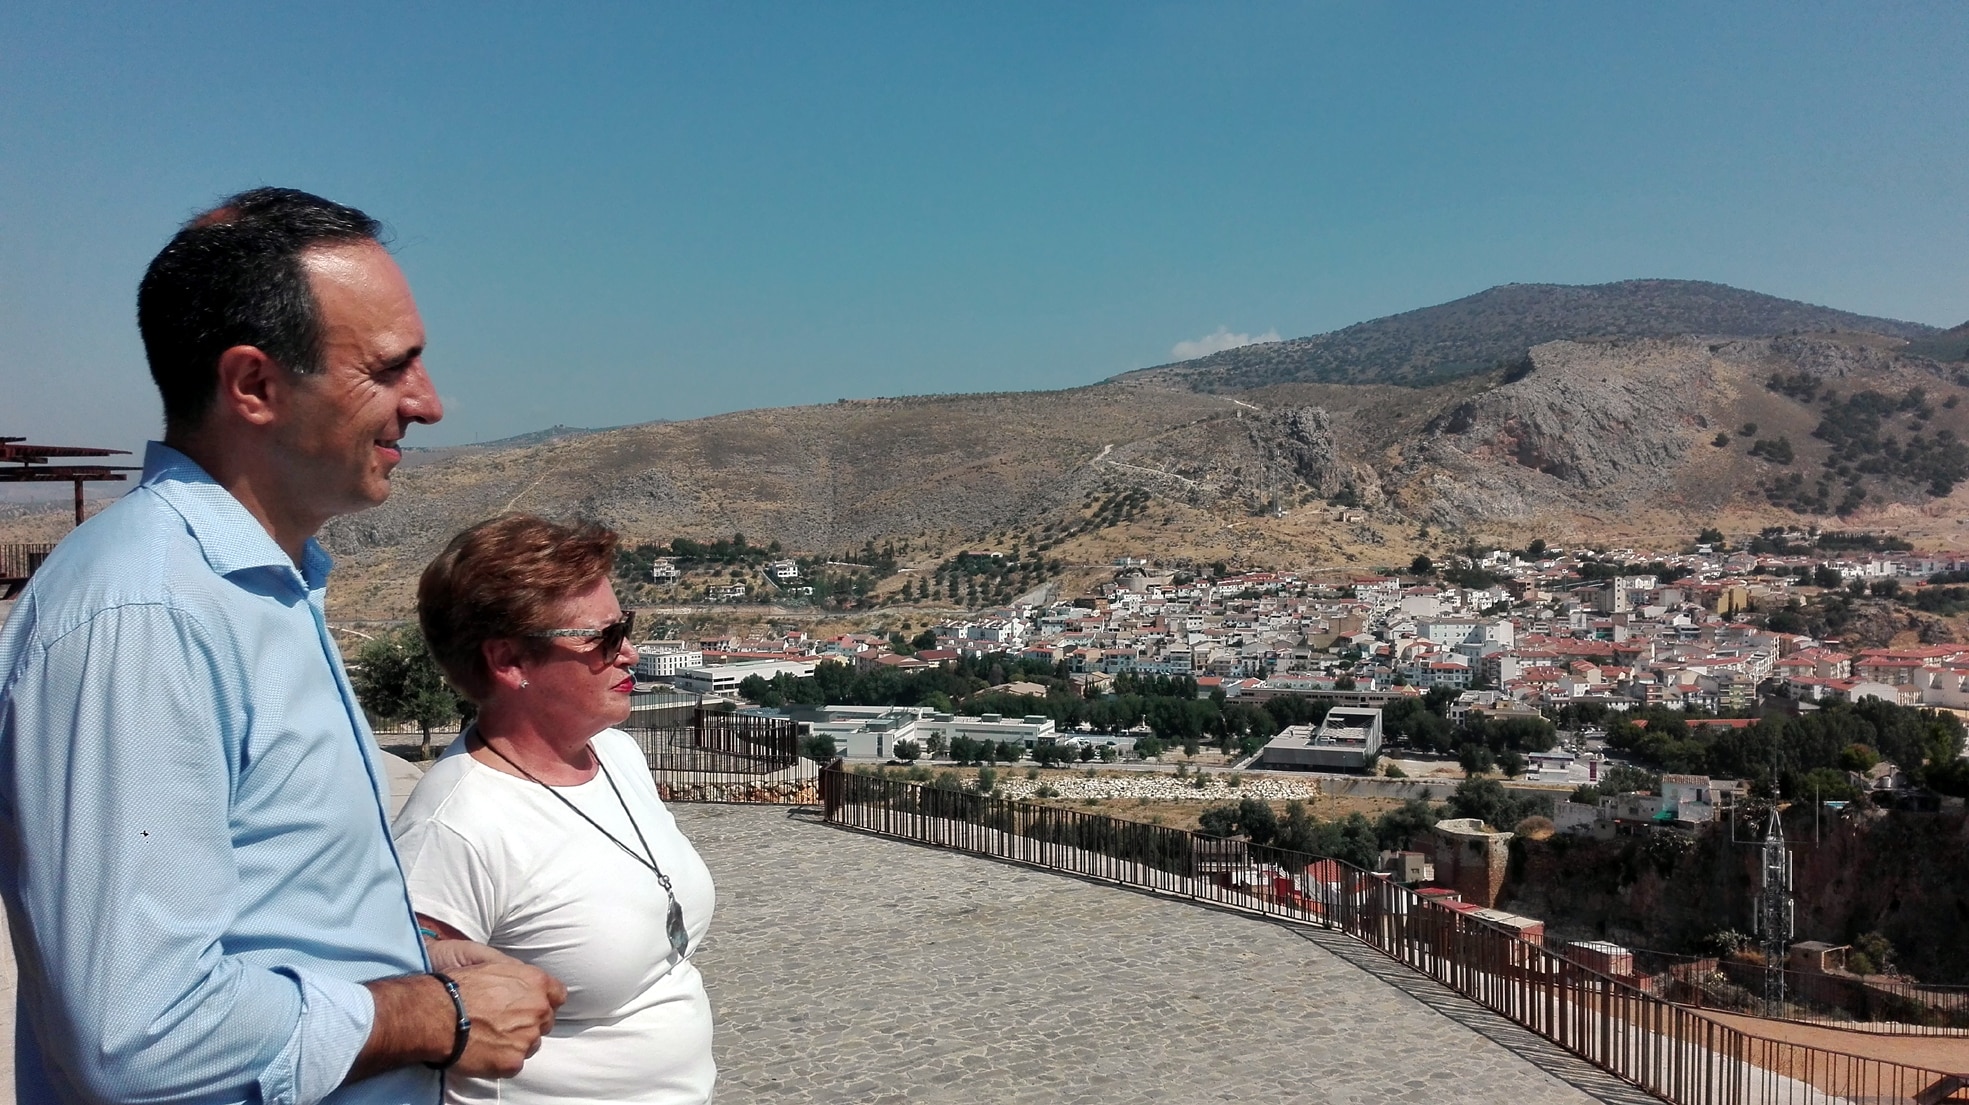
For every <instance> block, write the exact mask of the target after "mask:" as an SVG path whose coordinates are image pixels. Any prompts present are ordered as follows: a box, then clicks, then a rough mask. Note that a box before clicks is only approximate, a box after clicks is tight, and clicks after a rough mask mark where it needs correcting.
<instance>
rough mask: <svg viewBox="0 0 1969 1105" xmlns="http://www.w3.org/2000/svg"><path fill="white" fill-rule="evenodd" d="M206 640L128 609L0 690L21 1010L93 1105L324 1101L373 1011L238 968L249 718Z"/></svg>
mask: <svg viewBox="0 0 1969 1105" xmlns="http://www.w3.org/2000/svg"><path fill="white" fill-rule="evenodd" d="M207 637H208V635H207V633H206V632H204V631H203V630H202V628H201V627H200V626H199V625H198V624H196V623H195V622H193V621H192V620H190V619H189V618H188V617H187V616H185V615H184V614H183V613H181V612H178V611H174V610H171V609H169V608H167V607H165V606H162V605H130V606H120V607H115V608H112V609H109V610H105V611H103V612H101V613H99V614H97V615H96V616H95V617H93V618H91V619H90V620H89V621H87V622H85V623H83V624H82V625H81V626H79V627H78V628H76V629H73V630H71V631H69V632H67V633H65V634H64V635H62V636H60V637H59V638H56V639H54V640H53V641H51V642H49V643H48V644H47V646H46V647H45V649H43V650H42V651H40V652H39V653H38V654H31V655H27V656H24V657H22V662H21V663H20V664H19V665H17V666H16V668H15V670H14V674H15V676H16V678H15V681H14V682H13V684H12V685H10V686H9V687H7V688H5V690H6V692H7V693H6V694H5V695H0V711H4V712H0V746H4V747H6V748H8V749H10V750H11V752H12V756H11V759H10V762H8V763H7V764H6V765H5V766H6V770H7V772H8V773H9V775H10V776H11V777H10V778H8V779H6V780H5V782H6V784H7V787H8V790H9V791H10V793H9V794H7V795H6V796H5V797H6V798H7V799H8V801H9V803H10V804H11V805H12V807H13V808H12V809H11V810H10V811H8V812H9V814H10V816H11V820H12V821H13V823H14V827H15V828H16V830H17V832H18V833H19V841H18V845H17V847H16V848H15V849H14V855H13V856H12V857H10V858H11V859H12V860H13V862H14V863H15V864H16V865H17V874H18V882H17V885H18V893H19V903H18V905H19V915H20V916H21V918H22V920H24V922H25V924H26V927H27V929H28V932H27V933H26V934H24V935H25V937H26V938H25V939H24V940H23V939H18V938H17V941H16V943H17V946H19V947H20V948H21V949H22V951H23V958H24V962H23V963H22V972H21V991H22V999H23V1001H22V1009H23V1012H24V1013H25V1014H26V1015H27V1016H28V1017H29V1019H30V1021H31V1024H32V1028H33V1031H34V1033H35V1036H36V1037H37V1038H38V1040H39V1043H40V1045H41V1047H42V1049H43V1051H44V1054H45V1058H46V1062H47V1065H48V1067H49V1068H50V1071H49V1073H50V1074H51V1076H54V1077H57V1078H58V1079H60V1080H61V1081H64V1082H67V1083H70V1084H71V1085H72V1086H73V1088H74V1090H75V1091H77V1092H79V1093H80V1094H82V1095H83V1096H86V1097H89V1098H93V1099H99V1100H115V1101H125V1102H137V1103H143V1102H166V1101H185V1100H196V1101H210V1102H225V1101H250V1100H256V1099H257V1100H260V1101H266V1102H278V1103H283V1105H284V1103H294V1105H313V1103H315V1102H317V1101H319V1100H321V1099H322V1098H323V1097H325V1096H327V1095H328V1094H329V1093H330V1092H331V1091H333V1090H334V1089H335V1088H336V1086H337V1085H338V1084H339V1083H340V1082H341V1080H342V1078H343V1077H344V1076H345V1075H346V1073H347V1071H348V1070H349V1067H350V1065H351V1064H352V1062H353V1061H354V1058H355V1055H356V1053H357V1052H358V1051H359V1050H360V1049H361V1047H362V1044H363V1042H364V1040H366V1038H367V1036H368V1033H369V1028H370V1024H371V1022H372V1020H373V1017H374V1007H373V1004H372V1003H371V1001H370V998H369V994H368V991H367V990H366V989H365V988H364V987H362V986H361V985H359V984H356V983H352V982H348V981H346V980H341V979H331V978H326V977H322V976H321V975H320V974H319V972H309V971H304V970H299V969H293V968H283V967H264V966H249V965H246V964H243V963H242V962H241V961H240V960H239V959H238V958H236V957H235V956H232V955H229V954H228V949H227V947H226V943H225V941H226V935H227V932H228V930H229V926H230V925H231V923H232V921H233V920H234V918H235V916H236V912H237V910H238V909H239V897H240V895H239V873H238V870H237V867H236V861H235V858H234V851H233V847H234V841H233V832H234V828H235V827H234V826H233V825H232V824H231V823H230V795H231V787H232V774H233V772H234V771H236V770H237V763H236V757H235V756H234V755H233V754H232V753H231V751H230V750H229V749H228V748H227V746H226V742H225V740H224V738H223V737H222V735H221V729H222V726H221V719H222V718H224V717H226V716H227V714H228V713H229V712H231V713H232V714H233V715H235V716H237V715H238V713H239V712H240V711H244V710H246V709H247V708H248V707H247V706H246V704H245V703H244V701H243V695H242V694H241V688H238V687H232V686H228V685H227V682H228V681H227V679H226V678H225V677H224V676H223V674H222V673H224V672H226V671H230V670H236V669H235V668H232V667H229V666H228V664H227V661H226V659H225V658H224V657H223V656H222V655H221V654H220V652H219V650H218V649H215V648H214V647H213V643H212V642H211V641H210V640H208V639H207Z"/></svg>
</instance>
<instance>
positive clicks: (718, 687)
mask: <svg viewBox="0 0 1969 1105" xmlns="http://www.w3.org/2000/svg"><path fill="white" fill-rule="evenodd" d="M819 663H820V661H819V660H747V661H745V662H743V663H738V664H712V665H710V666H708V667H691V668H682V669H679V670H678V671H677V673H676V675H675V676H673V677H672V678H671V684H672V685H673V686H675V687H676V688H677V689H678V690H680V691H686V692H688V693H690V694H720V695H729V694H737V693H738V685H739V684H740V683H743V682H745V679H746V677H747V676H751V675H756V676H758V677H759V678H761V679H771V678H772V677H774V676H776V675H780V674H782V673H783V674H787V675H791V676H793V677H794V678H796V679H804V678H806V677H807V676H810V675H812V674H813V673H814V667H815V666H816V665H818V664H819Z"/></svg>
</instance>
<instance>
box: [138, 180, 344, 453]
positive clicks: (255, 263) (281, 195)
mask: <svg viewBox="0 0 1969 1105" xmlns="http://www.w3.org/2000/svg"><path fill="white" fill-rule="evenodd" d="M382 231H383V228H382V224H380V223H378V222H377V221H376V220H375V219H372V218H370V217H369V216H368V215H365V214H363V213H362V212H360V211H358V210H356V209H355V208H353V207H344V206H342V205H341V204H339V203H331V202H329V201H328V200H325V199H322V198H321V197H320V196H313V195H309V194H308V193H306V192H299V191H295V190H294V189H292V188H255V189H253V190H252V191H249V192H241V193H239V194H238V195H236V196H233V197H232V198H230V199H228V200H226V201H225V202H223V203H221V204H219V206H217V207H215V208H213V209H212V210H210V211H207V212H206V213H205V214H203V215H200V216H198V217H197V218H195V219H193V220H191V221H190V222H188V223H186V224H185V225H184V227H183V229H181V230H179V231H178V233H177V236H176V237H173V238H172V239H171V242H170V244H169V245H166V246H165V247H164V249H163V251H162V252H160V253H159V254H158V255H157V256H156V257H155V258H153V259H152V260H151V263H150V268H148V269H146V270H145V271H144V279H143V283H141V284H139V285H138V286H137V330H138V332H139V333H141V334H142V335H143V339H144V356H145V357H146V358H147V359H148V360H149V361H150V376H151V379H152V380H155V381H156V382H157V390H158V391H159V392H160V393H162V394H163V396H164V423H165V426H166V427H167V430H168V429H188V428H190V427H193V426H196V425H197V424H198V423H199V422H200V421H202V420H203V419H204V417H205V414H206V412H207V411H208V410H210V409H211V406H212V403H213V401H214V399H215V398H216V397H217V393H218V363H219V354H221V353H223V352H225V351H226V350H228V349H230V348H232V347H233V346H235V345H251V346H254V347H257V348H258V349H259V350H260V351H261V352H263V353H265V354H266V355H267V356H269V357H271V358H273V359H274V360H275V361H277V362H279V363H280V364H281V365H282V366H283V367H285V368H286V369H287V370H288V371H290V372H296V373H304V374H305V373H313V372H317V371H320V368H321V326H320V320H319V318H318V317H317V308H316V304H315V298H314V291H313V289H311V288H310V287H309V286H308V276H307V273H306V272H305V271H304V270H303V269H302V267H301V255H302V254H304V253H306V252H307V251H308V250H310V249H314V248H317V247H320V246H324V245H335V244H339V243H345V242H360V241H370V242H378V243H380V242H381V241H382Z"/></svg>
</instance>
